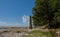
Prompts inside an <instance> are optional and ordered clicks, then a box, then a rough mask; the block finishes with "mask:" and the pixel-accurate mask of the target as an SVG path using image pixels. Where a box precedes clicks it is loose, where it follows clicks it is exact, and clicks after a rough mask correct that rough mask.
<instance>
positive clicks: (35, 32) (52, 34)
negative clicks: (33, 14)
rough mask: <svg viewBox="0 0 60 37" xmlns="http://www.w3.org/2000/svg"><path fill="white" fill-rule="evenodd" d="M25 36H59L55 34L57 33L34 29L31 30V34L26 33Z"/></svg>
mask: <svg viewBox="0 0 60 37" xmlns="http://www.w3.org/2000/svg"><path fill="white" fill-rule="evenodd" d="M30 34H31V35H30ZM25 37H57V36H56V35H55V33H51V32H42V31H39V30H34V31H32V32H29V35H26V36H25Z"/></svg>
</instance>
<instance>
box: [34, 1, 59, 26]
mask: <svg viewBox="0 0 60 37" xmlns="http://www.w3.org/2000/svg"><path fill="white" fill-rule="evenodd" d="M59 9H60V0H36V2H35V6H34V7H33V23H34V26H42V25H46V24H48V25H49V26H50V25H52V24H55V23H56V22H57V20H60V19H59V18H60V13H59V12H60V10H59ZM58 14H59V15H58Z"/></svg>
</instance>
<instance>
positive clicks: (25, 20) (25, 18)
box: [22, 15, 28, 23]
mask: <svg viewBox="0 0 60 37" xmlns="http://www.w3.org/2000/svg"><path fill="white" fill-rule="evenodd" d="M22 21H23V23H27V22H28V16H26V15H24V16H23V17H22Z"/></svg>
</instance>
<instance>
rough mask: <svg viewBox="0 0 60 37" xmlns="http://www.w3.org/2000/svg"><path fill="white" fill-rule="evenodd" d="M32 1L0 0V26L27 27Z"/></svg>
mask: <svg viewBox="0 0 60 37" xmlns="http://www.w3.org/2000/svg"><path fill="white" fill-rule="evenodd" d="M33 6H34V0H0V26H28V17H29V16H31V15H32V8H33Z"/></svg>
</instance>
